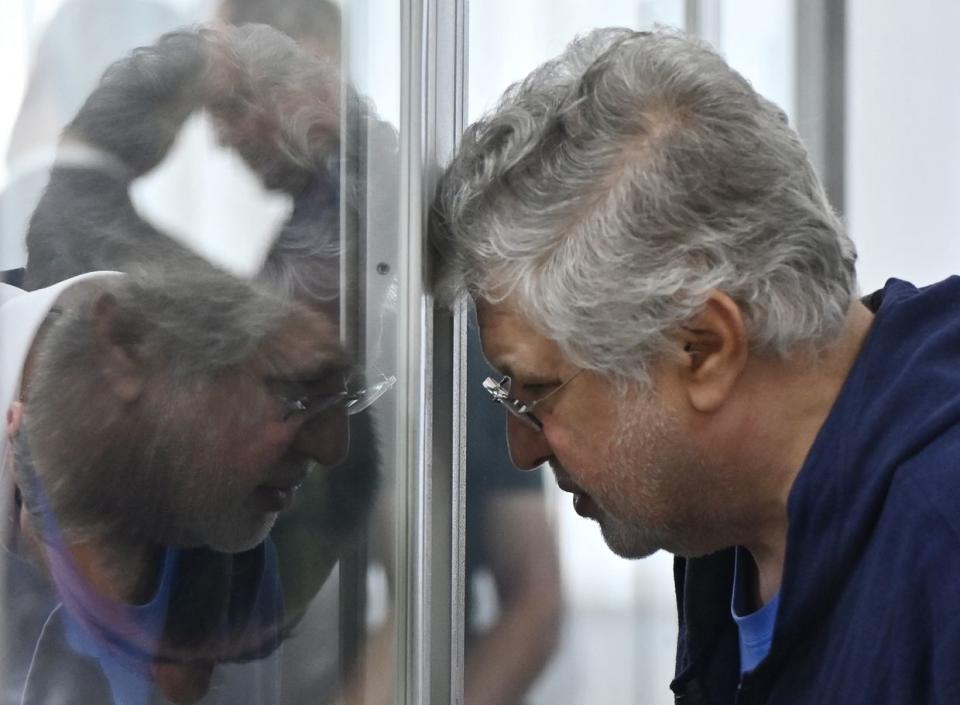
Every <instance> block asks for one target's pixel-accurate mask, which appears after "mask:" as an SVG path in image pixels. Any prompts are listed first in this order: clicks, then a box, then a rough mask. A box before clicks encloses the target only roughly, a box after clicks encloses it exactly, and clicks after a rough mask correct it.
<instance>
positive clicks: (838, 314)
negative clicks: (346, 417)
mask: <svg viewBox="0 0 960 705" xmlns="http://www.w3.org/2000/svg"><path fill="white" fill-rule="evenodd" d="M431 229H432V238H433V243H434V246H435V247H436V249H437V250H438V251H439V252H438V254H439V261H440V265H439V270H438V278H437V282H436V283H437V293H438V296H439V298H440V299H441V300H446V301H447V302H450V301H452V300H453V299H454V298H456V297H458V296H460V295H462V294H464V293H467V294H469V295H470V296H472V297H473V298H475V299H482V300H485V301H489V302H491V303H507V304H508V305H509V306H510V307H511V308H512V309H514V310H516V311H518V312H519V313H521V314H522V315H523V316H524V317H525V318H527V319H528V320H529V321H530V323H531V324H533V325H534V327H536V328H537V329H538V330H540V331H541V332H542V333H543V334H544V335H545V336H547V337H548V338H550V339H552V340H554V341H555V342H557V344H558V345H559V346H560V348H561V350H562V351H563V353H564V354H565V355H566V356H567V357H568V358H569V359H570V360H571V361H572V362H574V363H575V364H577V365H579V366H581V367H584V368H586V369H592V370H595V371H598V372H600V373H603V374H608V375H610V376H615V377H621V378H627V379H635V380H638V381H641V382H643V383H649V364H650V361H651V360H652V359H655V358H656V357H658V356H661V355H663V354H666V353H667V351H668V350H669V349H670V348H669V347H668V346H669V342H670V337H669V336H670V334H671V332H673V331H675V330H676V329H677V328H678V327H680V326H682V325H683V324H684V323H686V322H688V321H690V320H691V319H692V318H693V317H695V316H696V314H697V313H698V312H699V311H700V310H701V309H702V307H703V306H704V305H705V303H706V301H707V298H708V297H709V295H710V293H711V292H712V291H714V290H720V291H723V292H725V293H726V294H727V295H729V296H730V297H731V298H732V299H733V300H734V301H736V303H737V304H738V305H739V306H740V307H741V309H742V311H743V312H744V315H745V319H746V323H747V328H748V334H749V336H750V339H751V346H752V348H753V349H754V350H755V351H760V352H767V353H774V354H778V355H782V356H785V355H787V354H789V353H790V352H792V351H793V350H795V349H798V348H809V349H814V350H815V349H818V348H820V347H822V346H823V345H824V344H825V343H827V342H828V341H829V340H830V339H831V338H833V337H834V336H836V335H837V334H838V333H839V331H840V330H841V328H842V325H843V321H844V319H845V317H846V313H847V310H848V308H849V306H850V304H851V302H852V299H853V297H854V296H855V294H856V276H855V270H854V263H855V260H856V251H855V248H854V245H853V243H852V242H851V240H850V239H849V237H848V236H847V234H846V232H845V229H844V227H843V225H842V223H841V222H840V220H839V218H838V217H837V215H836V214H835V213H834V211H833V210H832V208H831V207H830V205H829V203H828V202H827V199H826V196H825V194H824V191H823V188H822V186H821V184H820V182H819V180H818V178H817V176H816V174H815V173H814V170H813V167H812V166H811V164H810V161H809V159H808V157H807V154H806V150H805V149H804V147H803V145H802V144H801V142H800V140H799V138H798V136H797V134H796V133H795V132H794V130H793V129H792V128H790V127H789V125H788V124H787V119H786V116H785V115H784V113H783V112H782V111H781V110H780V109H779V108H777V107H776V106H775V105H773V104H772V103H771V102H769V101H768V100H766V99H764V98H763V97H762V96H760V95H758V94H757V93H756V92H755V91H754V90H753V89H752V87H751V86H750V84H749V83H748V82H747V81H746V80H745V79H744V78H743V77H741V76H740V75H739V74H737V73H736V72H735V71H733V70H732V69H731V68H730V67H729V66H728V65H727V64H726V63H725V62H724V60H723V59H722V58H721V57H720V56H719V55H718V54H717V53H716V52H715V51H713V50H712V49H711V48H710V47H708V46H707V45H706V44H704V43H703V42H701V41H698V40H696V39H694V38H691V37H688V36H685V35H683V34H680V33H677V32H674V31H671V30H666V29H658V30H656V31H653V32H634V31H631V30H627V29H614V28H611V29H600V30H596V31H594V32H592V33H590V34H589V35H586V36H584V37H581V38H578V39H577V40H575V41H574V42H573V43H571V44H570V45H569V46H568V47H567V49H566V51H565V52H564V53H563V54H561V55H560V56H559V57H557V58H556V59H554V60H552V61H549V62H547V63H546V64H544V65H543V66H541V67H540V68H538V69H537V70H535V71H534V72H533V73H532V74H531V75H530V76H528V77H527V78H526V79H525V80H524V81H523V82H521V83H518V84H515V85H513V86H512V87H510V88H509V89H508V90H507V92H506V93H505V94H504V96H503V97H502V99H501V101H500V103H499V105H498V106H497V108H496V110H494V111H493V113H492V114H490V115H488V116H486V117H484V118H483V119H481V120H480V121H478V122H477V123H475V124H473V125H472V126H471V127H469V128H468V129H467V131H466V132H465V134H464V137H463V140H462V143H461V146H460V150H459V153H458V155H457V156H456V157H455V159H454V161H453V162H452V164H451V165H450V166H449V167H448V169H447V171H446V173H445V174H444V176H443V178H442V179H441V182H440V186H439V189H438V195H437V199H436V202H435V207H434V211H433V214H432V228H431Z"/></svg>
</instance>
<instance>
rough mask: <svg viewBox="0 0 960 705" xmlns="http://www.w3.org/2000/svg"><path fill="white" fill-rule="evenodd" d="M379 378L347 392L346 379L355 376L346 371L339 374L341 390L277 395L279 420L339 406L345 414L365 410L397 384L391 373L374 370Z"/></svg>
mask: <svg viewBox="0 0 960 705" xmlns="http://www.w3.org/2000/svg"><path fill="white" fill-rule="evenodd" d="M378 374H379V376H380V381H379V382H377V383H376V384H372V385H366V386H364V387H363V388H361V389H355V390H353V391H351V390H350V389H349V385H350V381H351V380H352V379H355V377H356V375H354V374H349V375H344V377H343V387H344V388H343V391H342V392H333V393H330V392H326V393H323V394H301V395H299V396H293V395H286V394H278V395H277V399H278V400H279V401H280V407H281V409H282V410H283V411H282V413H283V420H284V421H285V422H286V421H289V420H290V419H292V418H294V417H300V418H304V419H312V418H315V417H316V416H319V415H320V414H323V413H325V412H327V411H330V410H331V409H335V408H336V407H338V406H342V407H343V409H344V411H345V412H346V414H347V416H353V415H354V414H359V413H360V412H361V411H364V410H366V409H369V408H370V407H371V406H372V405H373V404H374V402H376V401H377V400H378V399H379V398H380V397H382V396H383V395H384V394H386V393H387V392H388V391H390V389H391V388H392V387H393V386H394V385H395V384H396V383H397V378H396V376H395V375H390V376H389V377H388V376H387V375H385V374H384V373H382V372H379V373H378Z"/></svg>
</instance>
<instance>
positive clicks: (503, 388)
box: [483, 370, 583, 431]
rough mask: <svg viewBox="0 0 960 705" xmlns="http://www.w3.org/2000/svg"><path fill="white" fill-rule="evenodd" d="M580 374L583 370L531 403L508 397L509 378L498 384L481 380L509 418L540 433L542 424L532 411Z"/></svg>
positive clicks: (493, 380) (489, 379)
mask: <svg viewBox="0 0 960 705" xmlns="http://www.w3.org/2000/svg"><path fill="white" fill-rule="evenodd" d="M580 372H583V370H580V371H579V372H577V374H575V375H574V376H573V377H570V378H569V379H568V380H566V381H565V382H561V383H560V385H559V386H558V387H556V388H554V389H551V390H550V392H549V393H548V394H545V395H544V396H542V397H540V398H539V399H535V400H534V401H531V402H525V401H521V400H520V399H517V398H516V397H512V396H510V386H511V385H512V384H513V380H511V379H510V378H509V377H504V378H503V379H501V380H500V381H499V382H498V381H497V380H495V379H494V378H493V377H487V378H486V379H485V380H483V388H484V389H486V390H487V393H489V394H490V396H491V397H493V400H494V401H495V402H497V403H498V404H500V405H501V406H503V408H505V409H506V410H507V411H508V412H509V413H510V415H511V416H513V417H515V418H516V419H517V420H519V421H520V423H522V424H523V425H524V426H526V427H527V428H530V429H533V430H534V431H542V430H543V424H542V423H541V422H540V419H538V418H537V417H536V416H534V415H533V410H534V409H535V408H536V407H537V406H538V405H539V404H541V403H543V402H545V401H546V400H547V399H549V398H550V397H552V396H553V395H554V394H556V393H557V392H559V391H560V390H561V389H563V388H564V387H566V386H567V385H568V384H570V383H571V382H572V381H573V380H575V379H576V378H577V376H578V375H579V374H580Z"/></svg>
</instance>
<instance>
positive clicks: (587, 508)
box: [554, 471, 598, 519]
mask: <svg viewBox="0 0 960 705" xmlns="http://www.w3.org/2000/svg"><path fill="white" fill-rule="evenodd" d="M554 474H555V475H556V478H557V487H559V488H560V489H561V490H563V491H564V492H569V493H570V494H572V495H573V510H574V511H575V512H576V513H577V514H579V515H580V516H582V517H586V518H587V519H596V518H597V517H598V511H597V510H598V507H597V504H596V502H594V501H593V498H592V497H590V495H588V494H587V493H586V492H584V491H583V490H582V489H581V488H580V487H578V486H577V485H575V484H574V483H572V482H570V480H569V479H567V478H566V477H562V476H560V475H558V474H556V471H554Z"/></svg>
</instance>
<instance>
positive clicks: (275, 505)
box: [253, 468, 307, 512]
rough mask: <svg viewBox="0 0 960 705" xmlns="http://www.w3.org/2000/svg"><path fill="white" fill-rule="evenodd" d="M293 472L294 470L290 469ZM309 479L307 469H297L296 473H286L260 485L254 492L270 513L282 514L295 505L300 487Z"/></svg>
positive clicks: (261, 504)
mask: <svg viewBox="0 0 960 705" xmlns="http://www.w3.org/2000/svg"><path fill="white" fill-rule="evenodd" d="M289 469H290V470H293V468H289ZM306 477H307V469H306V468H297V470H296V471H295V472H288V473H284V474H283V475H279V476H275V477H274V478H273V479H270V480H268V481H267V482H264V483H263V484H262V485H258V486H257V487H256V489H254V491H253V495H254V497H256V499H257V502H258V504H260V506H261V507H262V508H263V509H264V510H265V511H268V512H280V511H283V510H284V509H287V508H288V507H289V506H290V505H291V504H293V499H294V497H295V496H296V494H297V490H298V489H300V485H302V484H303V481H304V480H305V479H306Z"/></svg>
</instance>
